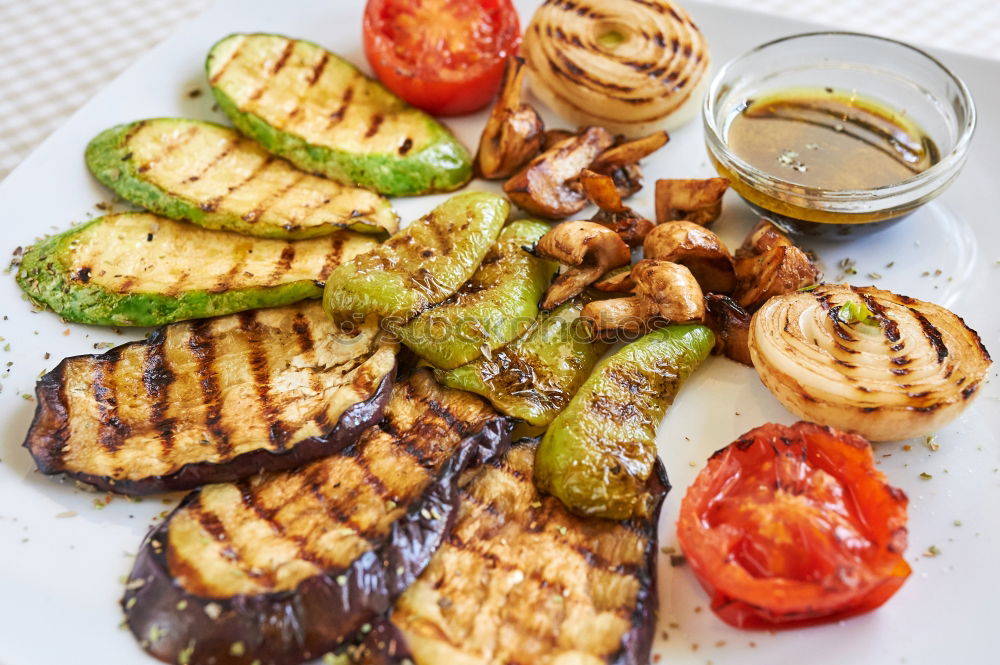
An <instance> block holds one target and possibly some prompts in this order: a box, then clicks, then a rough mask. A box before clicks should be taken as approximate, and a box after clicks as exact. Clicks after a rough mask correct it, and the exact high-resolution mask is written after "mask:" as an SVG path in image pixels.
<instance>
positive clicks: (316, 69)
mask: <svg viewBox="0 0 1000 665" xmlns="http://www.w3.org/2000/svg"><path fill="white" fill-rule="evenodd" d="M329 61H330V54H329V53H327V52H326V51H324V52H323V57H322V58H320V60H319V62H317V63H316V64H315V65H314V66H313V70H312V75H311V76H310V77H309V87H310V88H311V87H312V86H314V85H316V81H318V80H319V77H320V76H322V75H323V70H324V69H326V63H328V62H329Z"/></svg>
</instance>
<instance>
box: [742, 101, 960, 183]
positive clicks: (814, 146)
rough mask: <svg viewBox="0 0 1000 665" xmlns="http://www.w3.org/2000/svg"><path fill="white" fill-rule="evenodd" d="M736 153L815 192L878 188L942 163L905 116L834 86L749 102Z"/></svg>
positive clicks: (929, 142) (933, 147)
mask: <svg viewBox="0 0 1000 665" xmlns="http://www.w3.org/2000/svg"><path fill="white" fill-rule="evenodd" d="M727 140H728V143H729V147H730V149H731V150H732V151H733V152H734V153H735V154H736V155H737V156H739V157H741V158H742V159H743V160H744V161H746V162H747V163H749V164H750V165H751V166H753V167H755V168H757V169H759V170H761V171H763V172H765V173H767V174H769V175H772V176H775V177H778V178H781V179H783V180H787V181H788V182H791V183H794V184H797V185H802V186H803V187H813V188H817V189H832V190H844V189H873V188H875V187H884V186H886V185H894V184H896V183H898V182H902V181H903V180H906V179H907V178H911V177H913V176H915V175H917V174H918V173H921V172H922V171H925V170H927V168H929V167H930V166H931V165H933V164H935V163H937V162H938V160H939V159H940V155H939V153H938V149H937V146H936V145H935V144H934V141H933V140H932V139H931V137H930V136H928V135H927V133H926V132H924V131H923V129H922V128H920V127H919V126H918V125H917V124H916V123H914V122H913V121H912V120H910V119H909V118H908V117H907V116H906V114H905V113H904V112H901V111H897V110H895V109H893V108H891V107H889V106H887V105H885V104H882V103H881V102H879V101H876V100H874V99H871V98H868V97H863V96H861V95H858V94H857V93H852V92H848V91H841V90H835V89H834V88H791V89H787V90H782V91H779V92H777V93H773V94H770V95H767V96H764V97H761V98H758V99H752V100H748V101H747V104H746V106H745V107H744V108H743V110H742V111H741V112H740V113H739V114H738V115H736V116H735V117H734V118H733V120H732V123H731V124H730V125H729V133H728V135H727Z"/></svg>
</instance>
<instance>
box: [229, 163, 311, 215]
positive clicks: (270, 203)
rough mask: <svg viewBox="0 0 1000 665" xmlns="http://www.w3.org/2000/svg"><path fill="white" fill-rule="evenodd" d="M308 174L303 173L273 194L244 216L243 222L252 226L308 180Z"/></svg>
mask: <svg viewBox="0 0 1000 665" xmlns="http://www.w3.org/2000/svg"><path fill="white" fill-rule="evenodd" d="M307 176H308V174H307V173H303V174H301V175H299V176H298V177H297V178H295V179H294V180H293V181H291V182H289V183H287V184H286V185H284V186H283V187H282V188H281V189H280V190H278V191H276V192H274V193H273V194H271V195H270V196H269V197H268V198H267V199H265V200H264V201H261V203H260V204H259V205H258V206H257V207H256V208H254V209H253V210H251V211H250V212H248V213H246V214H245V215H243V221H245V222H250V223H251V224H252V223H254V222H256V221H257V220H258V219H260V216H261V215H263V214H264V213H265V212H267V211H268V210H269V209H270V208H272V207H274V205H276V204H277V203H280V202H281V200H282V199H284V198H285V197H286V196H287V195H288V192H289V191H291V190H292V189H293V188H294V187H296V186H297V185H298V184H299V183H301V182H302V181H303V180H305V179H306V177H307Z"/></svg>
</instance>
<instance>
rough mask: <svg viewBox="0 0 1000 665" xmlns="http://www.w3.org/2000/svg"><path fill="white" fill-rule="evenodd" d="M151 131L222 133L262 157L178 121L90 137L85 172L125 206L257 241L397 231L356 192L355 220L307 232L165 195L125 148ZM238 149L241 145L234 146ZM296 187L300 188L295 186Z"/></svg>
mask: <svg viewBox="0 0 1000 665" xmlns="http://www.w3.org/2000/svg"><path fill="white" fill-rule="evenodd" d="M153 126H159V127H164V126H166V127H171V126H173V127H176V128H185V127H187V128H193V129H203V130H208V131H215V132H227V133H231V134H232V135H233V137H234V139H236V142H237V144H238V148H237V149H238V150H242V151H245V152H249V153H251V154H252V153H255V152H258V151H259V152H261V153H263V154H264V155H267V154H268V153H266V152H264V151H263V149H261V148H260V147H258V146H256V145H255V144H253V143H252V142H251V141H249V140H247V139H244V138H242V137H240V136H239V134H237V133H236V132H235V131H233V130H232V129H230V128H227V127H223V126H221V125H217V124H215V123H210V122H203V121H198V120H186V119H180V118H154V119H150V120H141V121H137V122H132V123H128V124H124V125H117V126H115V127H111V128H110V129H107V130H105V131H103V132H101V133H100V134H98V135H97V136H96V137H94V139H93V140H92V141H91V142H90V143H89V144H88V145H87V149H86V152H85V159H86V162H87V168H89V169H90V172H91V173H92V174H93V175H94V177H96V178H97V179H98V180H99V181H100V182H101V184H103V185H105V186H106V187H108V188H109V189H111V190H112V191H114V192H115V193H116V194H118V195H119V196H120V197H122V198H123V199H125V200H126V201H129V202H130V203H133V204H135V205H137V206H140V207H142V208H145V209H146V210H149V211H150V212H153V213H155V214H157V215H162V216H164V217H169V218H170V219H177V220H183V221H186V222H191V223H192V224H197V225H199V226H203V227H205V228H209V229H220V230H229V231H236V232H238V233H244V234H246V235H252V236H256V237H260V238H283V239H293V240H301V239H305V238H315V237H318V236H322V235H327V234H329V233H332V232H334V231H337V230H341V229H349V230H351V231H356V232H358V233H372V234H375V235H377V236H379V237H380V239H385V238H386V237H388V236H389V234H390V233H393V232H395V231H396V229H397V227H398V224H397V218H396V214H395V212H393V210H392V206H391V205H390V204H389V202H388V201H387V200H386V199H384V198H382V197H379V196H377V195H376V194H373V193H371V192H368V191H365V190H357V191H358V198H359V199H362V200H361V201H359V203H360V205H359V206H358V207H359V208H362V210H361V211H358V212H359V213H360V214H357V215H347V216H345V217H344V218H343V219H332V220H329V221H327V222H326V223H324V224H317V225H311V226H298V225H295V224H289V223H284V224H282V223H277V220H274V219H270V218H273V217H274V215H271V214H270V213H269V212H265V213H264V218H263V219H261V220H258V221H256V222H253V223H251V222H248V221H247V220H246V219H245V218H244V216H243V215H241V214H239V212H237V211H234V210H232V209H231V208H227V207H225V206H224V207H222V208H221V209H220V208H218V207H217V206H215V205H211V204H210V203H209V202H205V201H196V200H193V199H191V198H186V197H184V196H182V195H179V194H174V193H171V192H169V191H167V190H165V189H163V188H162V187H161V186H159V185H157V184H156V183H154V182H151V181H150V179H149V178H148V177H145V176H144V175H143V174H142V173H141V172H140V168H141V165H138V164H136V162H135V161H134V159H133V149H132V146H131V145H130V141H131V140H132V137H133V136H134V135H135V134H136V132H137V131H139V130H142V129H146V128H148V127H153ZM240 143H242V145H239V144H240ZM234 152H235V150H234ZM273 159H274V158H272V160H273ZM279 161H280V160H279ZM281 163H283V164H284V165H286V166H287V167H288V168H289V169H291V168H292V167H291V165H289V164H288V163H287V162H281ZM302 175H303V176H304V178H303V179H304V180H309V179H310V178H311V179H313V180H314V183H313V185H314V186H318V187H320V188H331V186H332V187H333V188H336V189H343V188H344V187H345V186H344V185H341V184H339V183H336V184H335V183H329V184H328V185H327V184H326V183H328V182H329V181H324V180H322V179H320V178H317V177H316V176H311V175H309V174H305V173H303V174H302ZM315 181H319V182H318V183H317V182H315ZM244 184H245V183H244ZM296 186H301V185H300V184H297V185H296ZM307 186H308V185H307ZM328 194H330V195H336V194H338V193H336V192H335V193H330V192H328ZM345 194H346V192H345ZM283 195H287V192H283Z"/></svg>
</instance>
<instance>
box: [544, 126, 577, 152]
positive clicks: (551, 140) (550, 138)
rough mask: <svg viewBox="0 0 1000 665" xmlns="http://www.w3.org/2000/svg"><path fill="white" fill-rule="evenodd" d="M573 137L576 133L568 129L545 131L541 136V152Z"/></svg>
mask: <svg viewBox="0 0 1000 665" xmlns="http://www.w3.org/2000/svg"><path fill="white" fill-rule="evenodd" d="M575 135H576V132H573V131H570V130H568V129H546V130H545V133H544V134H542V152H545V151H547V150H549V149H550V148H551V147H552V146H554V145H555V144H557V143H559V142H560V141H564V140H566V139H568V138H570V137H572V136H575Z"/></svg>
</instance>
